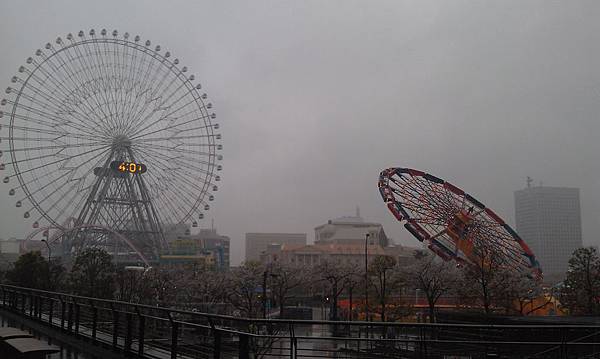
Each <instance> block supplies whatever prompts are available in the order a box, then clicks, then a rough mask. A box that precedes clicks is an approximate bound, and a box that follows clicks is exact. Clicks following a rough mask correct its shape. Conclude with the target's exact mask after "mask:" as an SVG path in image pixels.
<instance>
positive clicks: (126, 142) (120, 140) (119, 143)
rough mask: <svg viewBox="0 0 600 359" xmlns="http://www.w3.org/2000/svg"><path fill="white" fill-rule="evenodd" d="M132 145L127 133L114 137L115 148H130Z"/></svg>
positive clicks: (113, 145) (113, 146)
mask: <svg viewBox="0 0 600 359" xmlns="http://www.w3.org/2000/svg"><path fill="white" fill-rule="evenodd" d="M130 147H131V140H130V139H129V137H127V136H126V135H117V136H115V138H114V139H113V142H112V148H113V149H123V148H130Z"/></svg>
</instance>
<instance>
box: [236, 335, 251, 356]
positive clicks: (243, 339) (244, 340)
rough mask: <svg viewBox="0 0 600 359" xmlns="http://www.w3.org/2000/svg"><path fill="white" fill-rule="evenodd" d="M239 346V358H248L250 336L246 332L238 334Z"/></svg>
mask: <svg viewBox="0 0 600 359" xmlns="http://www.w3.org/2000/svg"><path fill="white" fill-rule="evenodd" d="M239 339H240V347H239V353H238V356H239V358H240V359H250V340H249V339H250V337H249V335H248V334H240V335H239Z"/></svg>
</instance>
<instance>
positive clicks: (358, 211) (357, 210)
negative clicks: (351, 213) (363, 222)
mask: <svg viewBox="0 0 600 359" xmlns="http://www.w3.org/2000/svg"><path fill="white" fill-rule="evenodd" d="M356 217H360V208H359V207H358V206H356Z"/></svg>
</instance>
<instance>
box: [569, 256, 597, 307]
mask: <svg viewBox="0 0 600 359" xmlns="http://www.w3.org/2000/svg"><path fill="white" fill-rule="evenodd" d="M599 298H600V257H599V256H598V251H597V250H596V249H595V248H593V247H588V248H579V249H577V250H575V251H574V252H573V256H572V257H571V259H569V269H568V270H567V278H566V279H565V281H564V282H563V287H562V288H561V291H560V301H561V303H562V304H563V305H564V307H565V308H567V309H568V310H569V312H570V313H571V314H579V315H582V314H583V315H596V314H598V313H599V312H600V300H599Z"/></svg>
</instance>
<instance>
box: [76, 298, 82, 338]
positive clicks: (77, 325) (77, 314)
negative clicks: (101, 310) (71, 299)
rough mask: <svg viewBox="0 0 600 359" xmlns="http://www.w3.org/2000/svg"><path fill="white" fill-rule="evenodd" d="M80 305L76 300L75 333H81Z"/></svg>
mask: <svg viewBox="0 0 600 359" xmlns="http://www.w3.org/2000/svg"><path fill="white" fill-rule="evenodd" d="M80 308H81V307H80V305H79V304H78V303H77V302H75V334H79V311H80Z"/></svg>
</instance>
